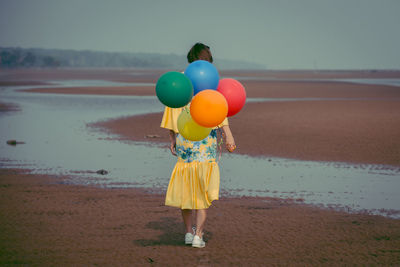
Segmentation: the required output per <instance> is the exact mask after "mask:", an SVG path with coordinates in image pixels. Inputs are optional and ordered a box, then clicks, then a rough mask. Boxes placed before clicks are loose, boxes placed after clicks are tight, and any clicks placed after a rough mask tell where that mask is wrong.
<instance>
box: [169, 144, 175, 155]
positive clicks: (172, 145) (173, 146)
mask: <svg viewBox="0 0 400 267" xmlns="http://www.w3.org/2000/svg"><path fill="white" fill-rule="evenodd" d="M169 149H170V150H171V153H172V155H174V156H176V142H171V145H170V147H169Z"/></svg>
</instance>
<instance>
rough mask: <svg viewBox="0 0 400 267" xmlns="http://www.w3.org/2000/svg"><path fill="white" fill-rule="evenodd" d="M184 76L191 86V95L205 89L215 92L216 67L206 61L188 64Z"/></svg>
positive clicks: (216, 83) (217, 80)
mask: <svg viewBox="0 0 400 267" xmlns="http://www.w3.org/2000/svg"><path fill="white" fill-rule="evenodd" d="M185 75H186V76H187V77H188V78H189V80H190V81H191V82H192V85H193V90H194V91H193V95H196V94H197V93H198V92H200V91H202V90H205V89H212V90H217V87H218V83H219V74H218V70H217V68H216V67H214V65H213V64H211V63H210V62H208V61H205V60H196V61H194V62H192V63H190V64H189V66H188V67H187V68H186V70H185Z"/></svg>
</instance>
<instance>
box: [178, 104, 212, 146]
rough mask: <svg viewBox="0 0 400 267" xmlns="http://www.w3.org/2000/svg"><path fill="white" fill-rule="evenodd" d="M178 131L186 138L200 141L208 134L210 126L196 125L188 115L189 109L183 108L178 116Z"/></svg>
mask: <svg viewBox="0 0 400 267" xmlns="http://www.w3.org/2000/svg"><path fill="white" fill-rule="evenodd" d="M178 131H179V133H180V134H181V135H182V136H183V137H184V138H186V139H187V140H190V141H200V140H203V139H204V138H206V137H207V136H208V135H209V134H210V132H211V128H206V127H203V126H200V125H198V124H197V123H196V122H195V121H194V120H193V119H192V116H190V112H189V110H185V109H184V110H182V112H181V114H180V115H179V117H178Z"/></svg>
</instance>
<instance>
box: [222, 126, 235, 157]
mask: <svg viewBox="0 0 400 267" xmlns="http://www.w3.org/2000/svg"><path fill="white" fill-rule="evenodd" d="M222 130H224V133H225V146H226V149H227V150H228V151H229V152H233V150H235V148H236V144H235V139H234V138H233V135H232V132H231V129H230V128H229V126H228V125H225V126H222Z"/></svg>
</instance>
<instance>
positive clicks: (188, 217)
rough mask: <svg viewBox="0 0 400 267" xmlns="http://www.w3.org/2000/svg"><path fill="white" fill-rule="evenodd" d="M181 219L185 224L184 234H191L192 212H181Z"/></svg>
mask: <svg viewBox="0 0 400 267" xmlns="http://www.w3.org/2000/svg"><path fill="white" fill-rule="evenodd" d="M182 219H183V222H184V223H185V229H186V233H193V230H192V225H193V224H192V210H182Z"/></svg>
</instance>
